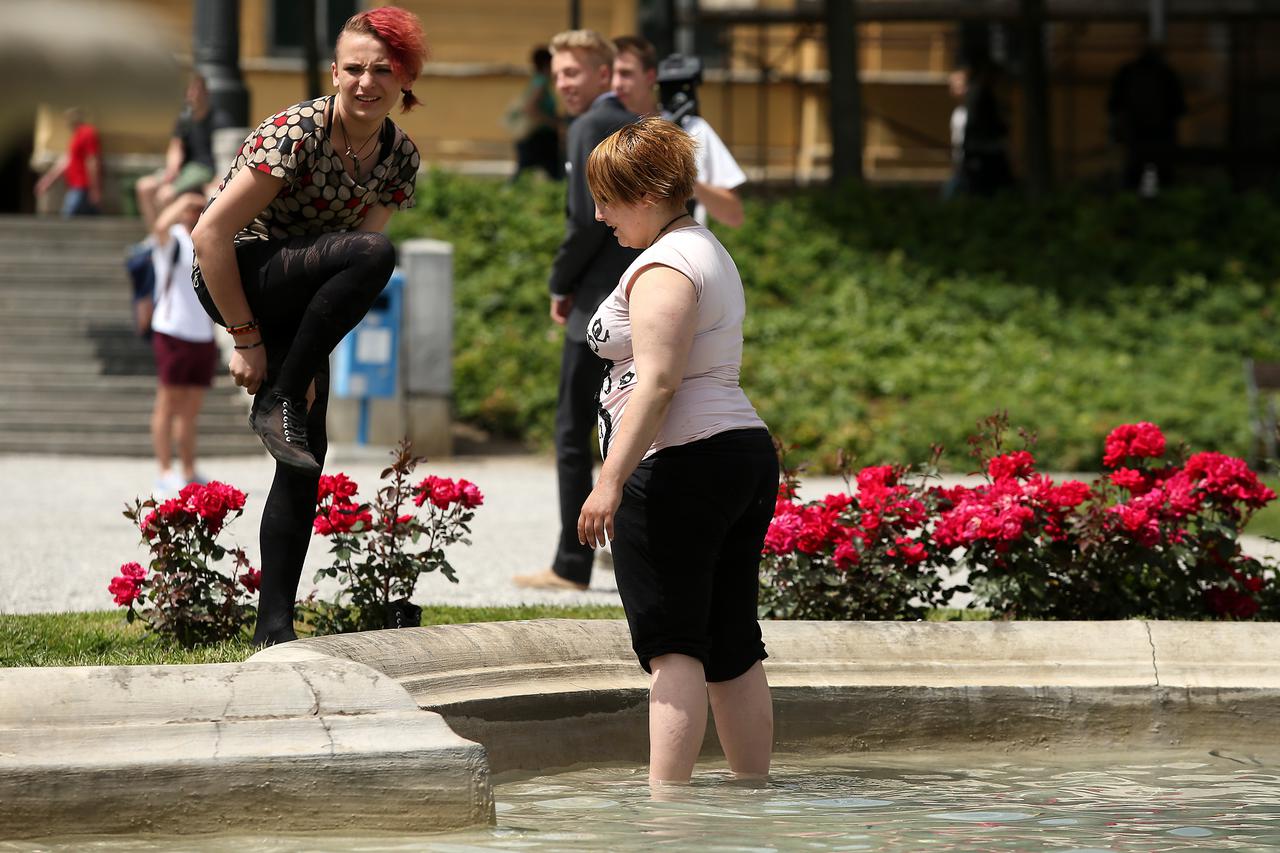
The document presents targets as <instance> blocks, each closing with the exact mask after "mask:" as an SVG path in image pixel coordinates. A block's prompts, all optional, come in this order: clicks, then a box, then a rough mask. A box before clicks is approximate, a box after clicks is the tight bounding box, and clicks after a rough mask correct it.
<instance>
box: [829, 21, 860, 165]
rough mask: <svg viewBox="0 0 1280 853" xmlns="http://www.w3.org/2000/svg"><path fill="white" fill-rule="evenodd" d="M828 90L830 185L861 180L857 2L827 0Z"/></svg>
mask: <svg viewBox="0 0 1280 853" xmlns="http://www.w3.org/2000/svg"><path fill="white" fill-rule="evenodd" d="M826 21H827V68H828V69H829V71H830V75H831V77H830V79H831V82H830V84H829V85H828V87H827V99H828V108H829V109H830V116H831V183H832V184H834V185H837V186H838V185H840V184H842V183H844V182H846V181H850V180H857V181H860V180H862V90H861V84H860V83H859V81H858V25H857V20H856V17H855V13H854V0H827V2H826Z"/></svg>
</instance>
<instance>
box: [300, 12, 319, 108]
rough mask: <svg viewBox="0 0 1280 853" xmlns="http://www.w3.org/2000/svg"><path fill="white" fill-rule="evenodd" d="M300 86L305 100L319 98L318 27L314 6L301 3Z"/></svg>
mask: <svg viewBox="0 0 1280 853" xmlns="http://www.w3.org/2000/svg"><path fill="white" fill-rule="evenodd" d="M302 65H303V69H302V84H303V86H304V87H305V89H306V91H305V92H303V97H305V98H312V99H315V98H318V97H320V27H319V26H318V25H317V23H316V4H315V3H312V2H309V0H308V2H304V3H302Z"/></svg>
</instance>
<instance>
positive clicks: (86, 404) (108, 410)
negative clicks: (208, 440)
mask: <svg viewBox="0 0 1280 853" xmlns="http://www.w3.org/2000/svg"><path fill="white" fill-rule="evenodd" d="M154 397H155V393H154V386H153V391H152V393H151V395H150V396H147V395H137V396H135V395H132V394H103V395H100V396H99V397H97V398H95V399H89V398H87V397H82V396H79V395H77V396H75V397H71V396H60V395H58V394H56V393H41V392H39V391H22V392H13V393H10V394H6V395H5V402H4V406H3V407H2V408H0V418H3V417H5V416H6V415H9V414H13V413H21V414H23V415H26V416H29V417H31V418H45V419H46V420H48V421H50V422H52V421H53V420H54V419H56V418H65V417H68V416H71V415H76V414H78V413H91V414H93V415H111V416H115V415H131V414H138V413H147V415H148V417H149V416H150V412H151V403H150V400H151V399H154ZM205 414H208V415H211V416H217V417H222V416H224V415H225V416H227V417H229V418H232V420H234V421H235V422H236V423H238V424H242V425H243V424H244V423H245V418H246V417H248V414H249V397H248V396H246V395H233V394H232V393H231V392H230V391H211V392H210V393H208V394H206V395H205V398H204V407H203V408H202V409H201V417H203V416H204V415H205Z"/></svg>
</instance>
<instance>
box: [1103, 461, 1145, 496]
mask: <svg viewBox="0 0 1280 853" xmlns="http://www.w3.org/2000/svg"><path fill="white" fill-rule="evenodd" d="M1111 482H1112V483H1114V484H1115V485H1117V486H1119V487H1120V488H1122V489H1127V490H1128V491H1129V493H1130V494H1132V495H1134V496H1135V497H1136V496H1137V495H1145V494H1146V493H1147V492H1149V491H1151V481H1150V480H1149V479H1147V475H1146V474H1144V473H1143V472H1141V471H1137V470H1135V469H1133V468H1117V469H1116V470H1114V471H1112V472H1111Z"/></svg>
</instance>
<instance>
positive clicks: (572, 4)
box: [569, 0, 582, 30]
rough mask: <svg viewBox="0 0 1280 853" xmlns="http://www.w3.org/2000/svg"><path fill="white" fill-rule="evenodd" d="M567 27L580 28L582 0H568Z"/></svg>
mask: <svg viewBox="0 0 1280 853" xmlns="http://www.w3.org/2000/svg"><path fill="white" fill-rule="evenodd" d="M569 29H571V30H580V29H582V0H569Z"/></svg>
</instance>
